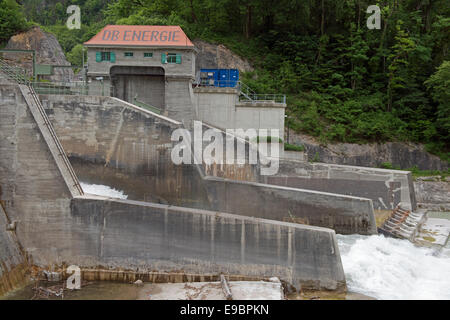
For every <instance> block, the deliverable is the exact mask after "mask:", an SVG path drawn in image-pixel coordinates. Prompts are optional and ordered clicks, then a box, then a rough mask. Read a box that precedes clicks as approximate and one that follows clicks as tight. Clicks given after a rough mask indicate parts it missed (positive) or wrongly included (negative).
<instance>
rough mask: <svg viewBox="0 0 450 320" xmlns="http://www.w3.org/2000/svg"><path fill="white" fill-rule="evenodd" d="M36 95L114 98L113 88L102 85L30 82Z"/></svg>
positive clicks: (94, 83) (92, 83)
mask: <svg viewBox="0 0 450 320" xmlns="http://www.w3.org/2000/svg"><path fill="white" fill-rule="evenodd" d="M31 85H32V86H33V88H34V90H35V91H36V93H38V94H61V95H85V96H87V95H89V96H114V87H113V86H110V85H105V84H103V83H97V82H91V83H84V82H61V83H57V82H32V83H31Z"/></svg>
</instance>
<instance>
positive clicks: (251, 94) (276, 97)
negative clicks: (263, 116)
mask: <svg viewBox="0 0 450 320" xmlns="http://www.w3.org/2000/svg"><path fill="white" fill-rule="evenodd" d="M196 85H197V86H200V87H215V88H234V89H237V90H238V91H239V101H240V102H256V103H257V102H273V103H284V104H286V95H284V94H259V93H256V92H255V91H253V90H252V89H251V88H250V87H249V86H248V85H246V84H245V83H243V82H242V81H236V80H214V79H200V80H199V82H197V84H196Z"/></svg>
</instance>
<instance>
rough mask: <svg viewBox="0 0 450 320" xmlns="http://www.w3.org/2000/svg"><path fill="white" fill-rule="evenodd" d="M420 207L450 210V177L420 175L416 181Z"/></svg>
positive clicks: (415, 186) (415, 187)
mask: <svg viewBox="0 0 450 320" xmlns="http://www.w3.org/2000/svg"><path fill="white" fill-rule="evenodd" d="M414 189H415V190H416V199H417V202H418V205H419V207H421V208H427V209H429V210H436V211H449V212H450V177H446V179H443V178H441V177H440V176H435V177H420V178H417V179H416V181H415V182H414Z"/></svg>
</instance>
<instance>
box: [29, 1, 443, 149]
mask: <svg viewBox="0 0 450 320" xmlns="http://www.w3.org/2000/svg"><path fill="white" fill-rule="evenodd" d="M69 2H70V4H79V5H80V6H81V8H82V22H83V26H82V29H81V30H79V31H78V32H74V31H68V30H67V29H64V28H63V25H64V21H65V19H66V18H67V14H66V13H65V10H64V8H66V6H67V5H68V4H69ZM23 3H24V5H25V10H26V13H27V17H28V18H29V19H32V20H34V21H37V22H38V23H41V24H43V25H46V26H49V27H48V29H49V30H51V31H53V32H55V33H56V34H57V35H58V38H59V40H60V41H61V43H62V46H63V48H64V49H65V50H66V51H67V52H71V51H72V50H74V51H72V52H71V53H70V54H69V57H71V59H76V58H75V57H76V56H77V54H79V51H80V50H79V49H80V48H79V47H76V45H77V44H79V43H80V42H81V41H85V40H87V39H88V38H89V37H90V36H92V34H94V33H95V32H96V31H98V30H99V29H100V28H101V27H102V26H103V25H105V24H112V23H116V24H150V25H151V24H162V25H164V24H177V25H181V26H182V27H183V29H184V30H185V31H186V32H187V34H188V36H189V37H191V38H194V39H195V38H201V39H204V40H208V41H213V42H220V43H224V44H226V45H227V46H229V47H230V48H231V49H233V50H234V51H236V52H238V53H239V54H241V55H242V56H244V57H245V58H247V59H249V60H250V61H251V62H252V63H253V64H254V65H255V67H256V71H255V72H253V73H251V74H246V75H244V78H245V81H246V82H247V83H248V84H249V85H250V86H251V87H254V89H256V91H259V92H262V93H263V92H264V93H265V92H271V93H286V94H288V111H287V112H288V114H289V115H290V118H289V119H290V120H289V125H290V126H291V127H292V128H293V129H295V130H298V131H302V132H306V133H309V134H312V135H314V136H317V137H319V138H320V139H321V141H323V142H327V141H345V142H358V143H360V142H361V143H362V142H367V141H387V140H390V141H392V140H409V141H418V142H424V143H427V145H428V146H429V148H430V151H433V152H435V153H439V154H440V155H441V156H444V157H448V151H449V144H450V136H449V113H450V112H449V96H448V92H449V90H448V82H449V77H450V75H449V62H448V60H449V57H448V51H449V50H448V49H449V48H448V46H449V43H450V1H448V0H375V1H368V0H339V1H338V0H116V1H106V0H78V1H68V0H67V1H56V0H53V1H51V0H46V1H38V0H24V1H23ZM373 4H377V5H378V6H379V7H380V8H381V11H382V12H381V14H382V23H381V29H380V30H369V29H368V28H367V26H366V21H367V18H368V17H369V15H370V14H368V13H366V10H367V8H368V6H369V5H373ZM58 25H59V26H58ZM74 61H75V60H74Z"/></svg>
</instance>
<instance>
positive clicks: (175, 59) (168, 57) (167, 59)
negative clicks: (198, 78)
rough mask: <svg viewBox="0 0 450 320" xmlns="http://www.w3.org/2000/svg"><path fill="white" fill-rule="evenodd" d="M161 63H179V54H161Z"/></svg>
mask: <svg viewBox="0 0 450 320" xmlns="http://www.w3.org/2000/svg"><path fill="white" fill-rule="evenodd" d="M161 62H162V63H178V64H180V63H181V54H179V53H167V54H166V53H163V54H161Z"/></svg>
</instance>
